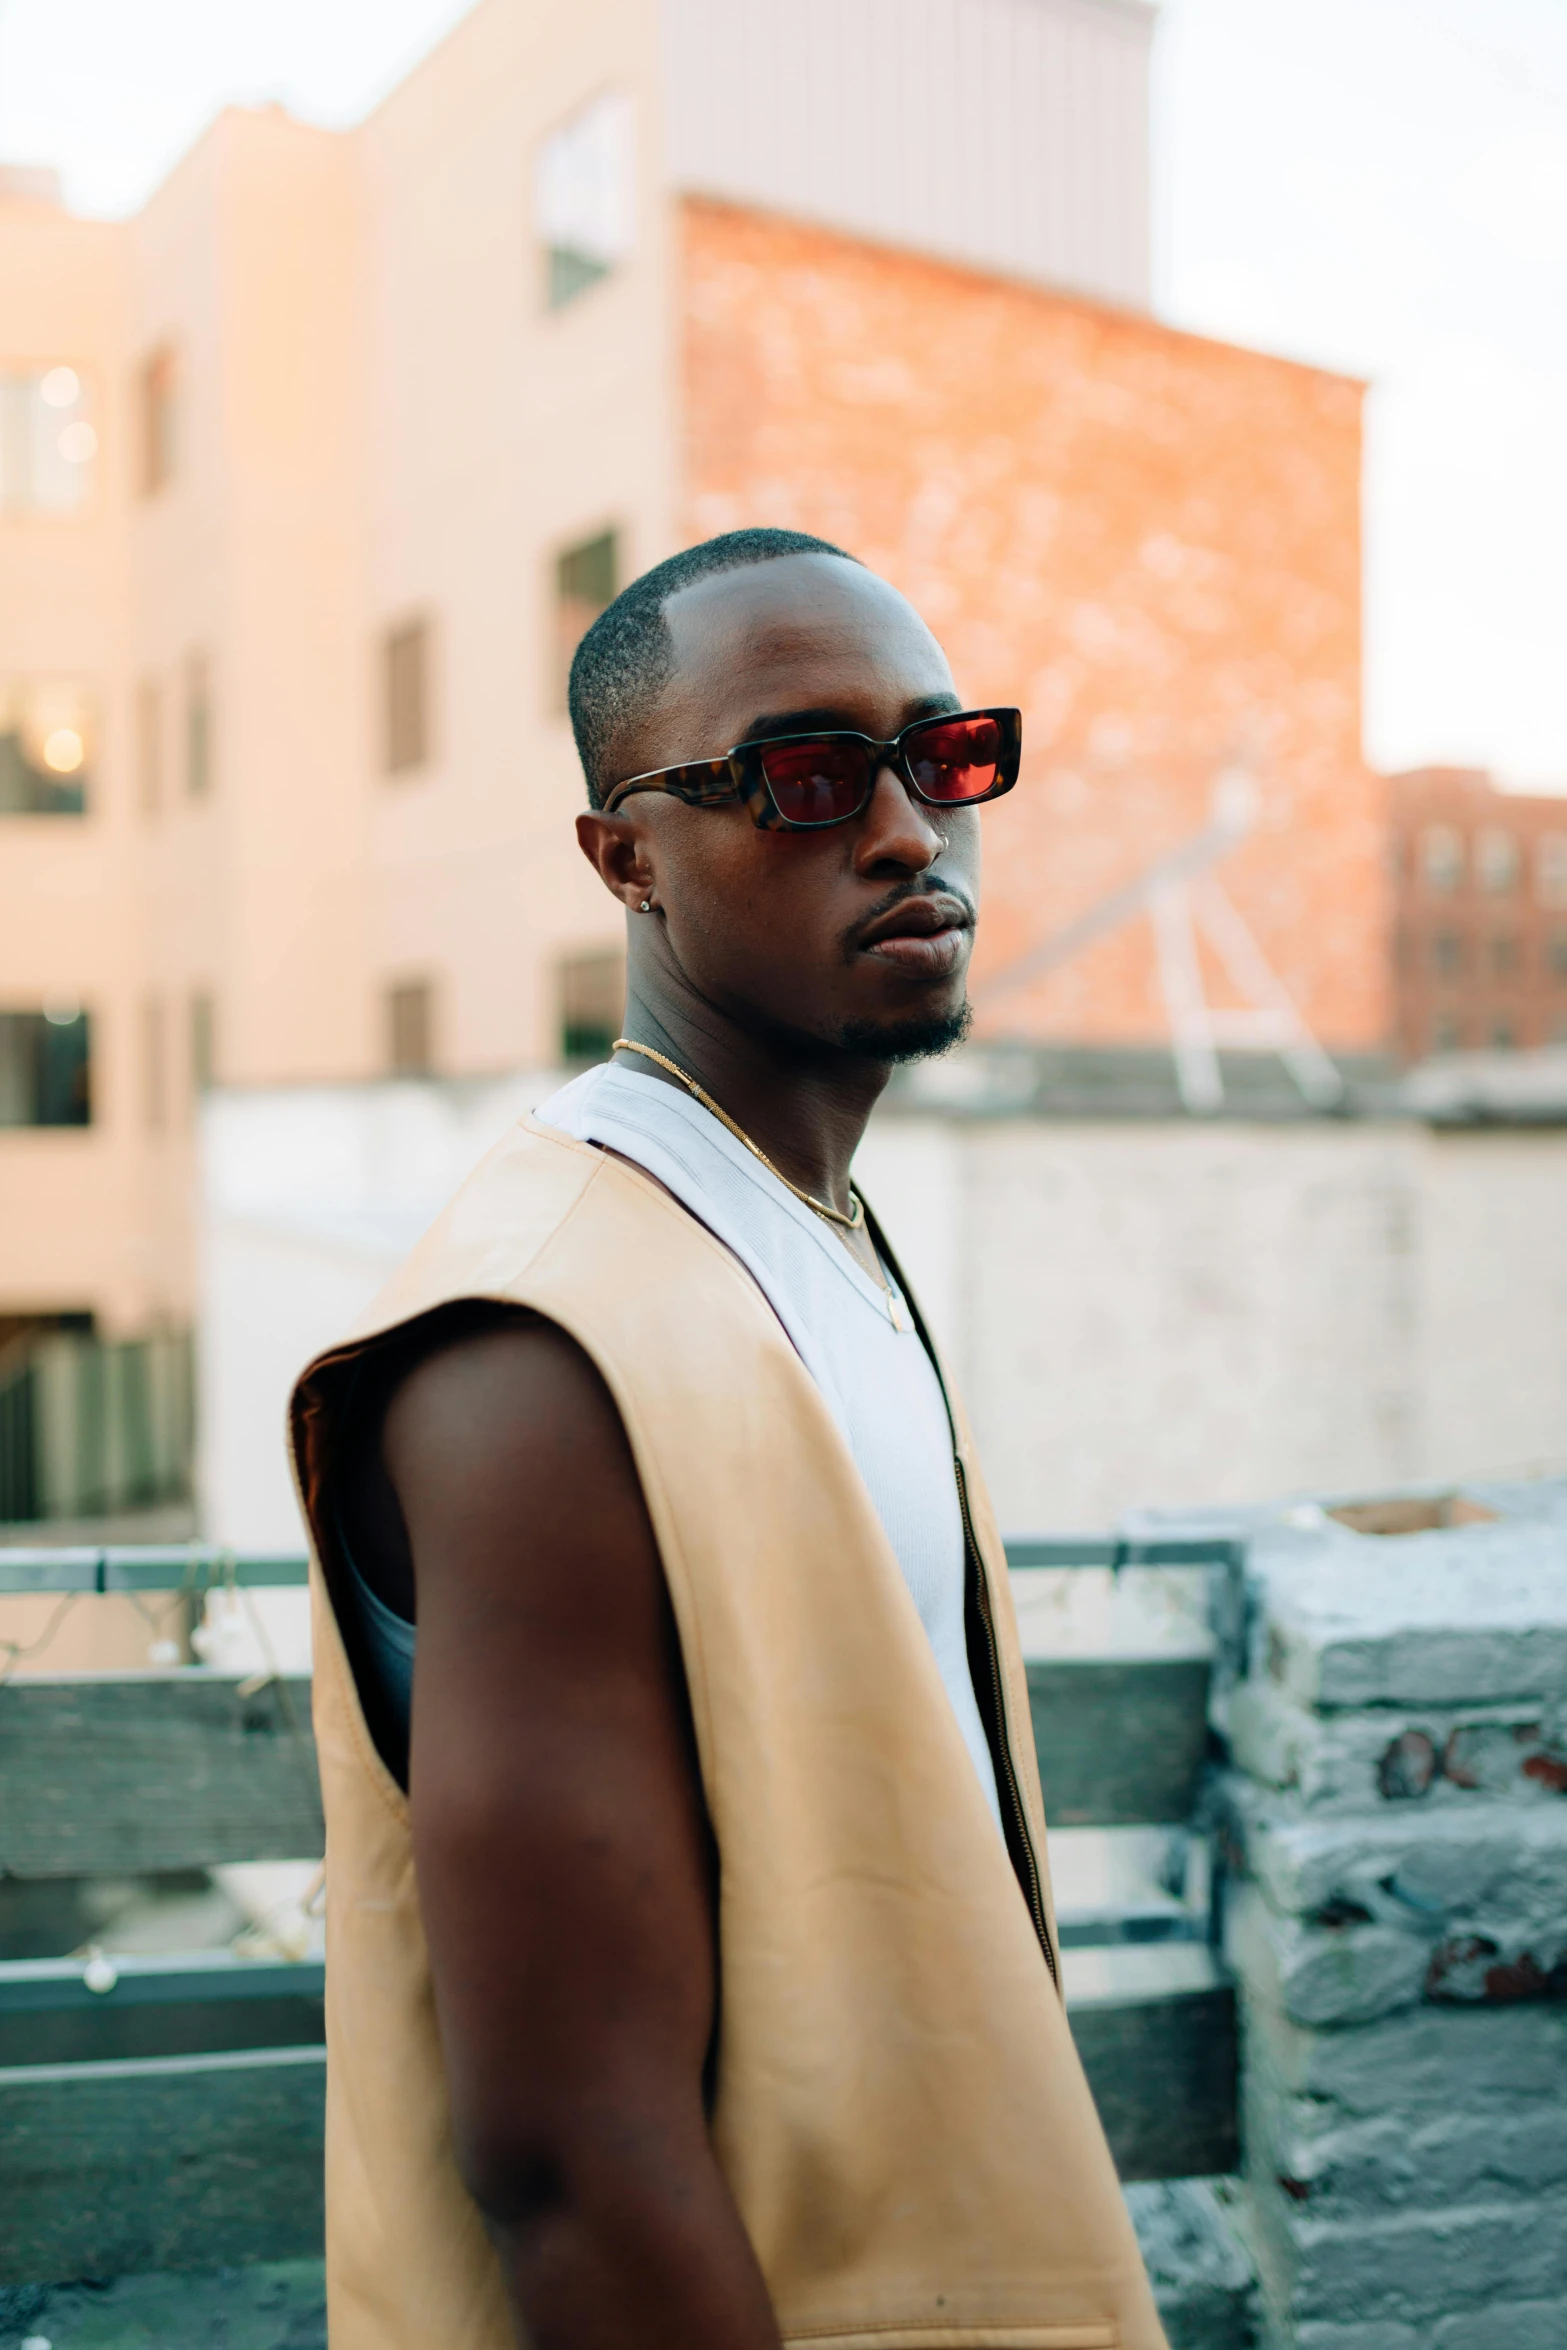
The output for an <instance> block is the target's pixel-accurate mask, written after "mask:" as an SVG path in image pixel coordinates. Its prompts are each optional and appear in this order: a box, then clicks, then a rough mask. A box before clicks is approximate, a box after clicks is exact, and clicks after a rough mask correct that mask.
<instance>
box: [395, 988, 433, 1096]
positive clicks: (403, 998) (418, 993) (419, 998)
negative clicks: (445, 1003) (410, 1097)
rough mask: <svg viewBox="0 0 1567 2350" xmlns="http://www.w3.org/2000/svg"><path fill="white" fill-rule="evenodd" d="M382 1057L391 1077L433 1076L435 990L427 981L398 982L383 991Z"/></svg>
mask: <svg viewBox="0 0 1567 2350" xmlns="http://www.w3.org/2000/svg"><path fill="white" fill-rule="evenodd" d="M386 1058H387V1066H388V1067H389V1068H390V1070H391V1072H392V1075H393V1076H394V1077H429V1076H430V1075H432V1074H433V1072H434V1069H435V990H434V988H433V987H432V986H431V984H430V982H429V980H428V979H399V980H397V981H396V982H394V984H393V985H392V986H391V987H389V988H388V989H387V991H386Z"/></svg>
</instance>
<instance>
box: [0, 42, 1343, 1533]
mask: <svg viewBox="0 0 1567 2350" xmlns="http://www.w3.org/2000/svg"><path fill="white" fill-rule="evenodd" d="M1153 21H1154V11H1153V9H1152V8H1151V7H1149V6H1147V5H1144V0H791V5H789V6H788V7H785V6H783V5H781V0H581V4H580V5H578V6H576V7H573V8H571V9H560V8H556V7H550V6H547V5H545V0H478V4H477V5H476V6H475V7H474V8H473V9H472V10H471V11H470V13H469V14H468V15H467V16H466V17H465V18H464V19H463V20H462V21H461V23H460V24H459V25H458V26H457V27H456V29H455V30H454V32H453V33H452V34H451V35H450V36H449V37H448V38H447V40H446V41H445V42H444V43H443V44H442V45H441V46H440V47H439V48H438V49H437V50H436V51H435V52H434V53H433V54H432V55H431V56H430V57H429V58H428V59H427V60H426V61H425V62H424V63H423V64H422V65H421V66H420V67H419V68H418V69H417V70H416V71H415V72H414V73H413V74H412V75H411V76H410V77H409V79H408V80H407V81H406V82H405V83H404V84H403V85H402V86H401V87H400V88H399V89H397V90H396V91H395V92H394V93H393V94H392V96H391V97H390V98H389V99H388V100H387V101H386V102H385V103H384V104H383V105H382V106H381V107H380V108H379V110H378V111H377V112H376V113H375V114H374V115H373V116H371V117H370V118H369V119H368V120H367V121H366V122H364V123H363V124H362V125H360V126H359V127H358V128H357V129H355V130H353V131H351V132H348V133H330V132H325V131H320V130H315V129H310V128H306V127H304V126H302V125H300V124H299V123H297V122H295V121H293V120H291V119H290V118H289V117H288V116H287V115H285V114H284V113H282V112H281V111H279V110H276V109H263V110H260V111H255V112H240V111H230V112H226V113H224V114H223V115H221V116H220V117H219V118H218V120H217V121H216V122H215V123H214V124H213V126H212V127H211V129H210V130H209V131H208V132H207V133H206V135H205V136H204V137H203V138H202V139H201V141H200V142H199V143H198V145H197V146H196V147H195V148H194V149H193V150H192V152H191V153H190V154H189V155H187V156H186V158H185V159H184V160H183V162H182V163H181V164H180V165H179V166H178V168H177V169H176V170H175V171H174V173H173V174H172V175H171V177H170V178H169V180H168V181H167V182H166V183H165V184H164V186H163V187H161V188H160V189H159V190H158V191H157V193H156V194H155V195H154V197H153V198H152V199H151V201H150V202H149V203H148V205H147V207H146V208H145V210H144V211H143V212H142V213H141V214H140V215H139V216H138V217H136V218H135V219H133V220H130V221H125V222H114V223H107V222H95V221H86V220H78V219H74V218H71V217H70V216H68V215H67V214H65V213H64V212H63V211H62V210H60V209H59V207H58V205H57V204H56V203H54V202H53V201H51V199H50V195H49V191H48V188H47V186H46V185H43V184H40V183H39V182H38V180H37V178H36V175H34V176H33V177H29V176H28V175H25V174H14V173H13V174H12V175H11V177H10V179H9V180H8V181H7V182H5V183H4V184H3V185H0V1488H3V1487H4V1482H5V1472H4V1460H5V1457H6V1447H7V1444H8V1442H11V1443H13V1444H14V1443H18V1442H21V1441H23V1439H22V1438H17V1437H15V1435H14V1429H13V1436H12V1437H11V1438H8V1437H7V1434H6V1429H7V1426H8V1425H9V1424H10V1423H8V1421H7V1416H6V1415H7V1409H8V1407H7V1405H6V1402H5V1395H6V1381H7V1377H8V1370H7V1362H8V1359H9V1363H10V1365H11V1367H12V1369H13V1370H14V1368H15V1366H16V1364H17V1363H18V1362H19V1360H20V1359H21V1358H20V1356H19V1354H18V1353H17V1348H18V1347H21V1346H25V1345H27V1344H30V1343H32V1339H31V1336H30V1334H31V1333H33V1332H35V1331H36V1329H37V1327H38V1325H39V1323H40V1322H44V1323H47V1322H48V1321H50V1320H52V1319H53V1320H57V1319H58V1318H59V1317H62V1316H73V1315H74V1316H77V1317H83V1316H90V1317H92V1320H93V1323H94V1325H95V1327H96V1330H97V1332H98V1334H99V1336H100V1338H103V1337H107V1338H108V1339H110V1340H126V1341H129V1340H133V1339H137V1338H139V1337H140V1336H141V1335H142V1334H145V1333H147V1332H150V1331H156V1330H158V1329H160V1328H172V1329H175V1330H178V1329H181V1328H186V1327H188V1326H189V1325H190V1323H191V1321H192V1319H193V1314H194V1303H195V1295H196V1288H197V1283H198V1278H199V1274H198V1266H197V1261H196V1258H197V1251H196V1244H195V1240H194V1237H193V1233H194V1218H193V1215H192V1211H191V1189H192V1183H193V1166H194V1160H193V1152H192V1141H193V1104H194V1101H195V1098H196V1096H197V1094H198V1093H199V1091H200V1089H201V1088H202V1087H203V1086H204V1085H206V1084H208V1083H211V1082H217V1083H220V1084H222V1085H225V1086H232V1087H254V1086H275V1085H278V1084H290V1085H293V1084H299V1083H302V1082H303V1083H309V1082H324V1081H332V1082H334V1083H340V1082H342V1081H345V1080H346V1081H362V1080H367V1079H372V1078H376V1077H382V1076H386V1075H390V1074H404V1075H419V1074H423V1073H426V1072H429V1073H435V1074H439V1075H440V1076H442V1077H444V1078H459V1079H460V1078H465V1077H478V1076H482V1075H488V1074H493V1073H496V1072H500V1071H505V1070H516V1069H525V1068H535V1069H536V1068H539V1067H541V1066H545V1065H548V1064H551V1063H554V1062H556V1061H558V1060H559V1059H560V1058H561V1057H562V1055H563V1054H570V1053H572V1052H575V1051H582V1050H589V1049H596V1048H597V1047H598V1045H599V1044H601V1043H602V1041H603V1040H604V1038H605V1035H606V1032H608V1033H612V1032H613V1030H612V1024H613V1022H614V1020H615V1018H616V1015H617V1011H618V1002H617V990H618V984H619V981H618V972H619V956H620V938H619V930H618V925H617V920H616V917H615V915H614V912H613V909H612V908H611V906H610V905H609V902H608V901H607V900H606V899H605V898H604V896H603V894H602V892H601V891H600V890H599V888H598V886H597V884H596V883H595V882H594V880H593V878H592V876H591V875H590V873H589V872H588V869H587V867H586V866H585V865H584V864H583V863H582V861H581V860H580V858H579V856H578V854H577V851H576V848H575V844H574V839H573V835H572V829H571V825H570V821H569V819H570V816H571V814H572V813H573V811H574V810H575V808H576V806H577V805H578V804H579V797H580V791H581V785H580V779H579V776H578V773H577V769H576V763H575V760H574V757H573V753H572V746H571V741H570V733H569V728H568V726H567V723H566V718H565V711H564V691H563V686H564V671H565V665H566V660H567V658H568V656H569V651H570V647H571V645H572V643H573V642H574V641H575V637H576V635H577V634H578V633H579V632H580V629H581V627H582V626H583V624H584V622H585V620H586V619H587V618H588V617H589V616H591V614H592V613H593V612H594V611H595V610H597V609H598V608H599V607H600V606H601V605H602V604H603V603H604V601H605V600H606V599H607V597H608V596H609V595H610V594H612V593H613V592H614V590H615V588H616V587H617V585H619V584H622V583H623V582H624V581H625V580H626V579H628V578H630V577H631V576H633V575H634V574H635V573H636V572H638V571H640V570H642V569H643V568H645V567H646V566H647V565H648V564H649V563H651V562H654V561H656V560H657V559H659V558H660V557H661V556H663V555H665V554H667V553H669V552H670V551H672V550H673V549H674V548H675V547H677V546H679V545H680V544H682V543H686V542H688V541H690V540H692V539H695V538H697V537H700V536H702V535H703V534H704V533H705V532H706V531H708V530H710V529H714V528H722V527H725V526H728V525H731V524H734V523H737V522H781V523H786V524H792V525H794V526H796V527H803V528H807V529H815V530H820V531H823V532H825V533H826V534H827V535H830V536H837V537H845V538H846V539H847V540H848V541H849V543H851V544H853V545H854V546H855V548H856V550H857V551H858V552H860V553H862V554H864V555H865V556H866V558H867V559H868V560H870V561H872V562H874V563H876V564H878V565H879V566H880V567H881V568H883V569H885V570H886V571H887V572H888V573H889V575H890V576H892V577H893V578H894V579H896V580H898V581H899V582H900V583H901V584H903V585H905V586H906V587H907V588H908V589H909V590H910V592H911V593H913V594H914V595H916V597H917V598H919V600H920V601H921V602H922V603H923V604H924V605H925V606H926V607H927V608H928V609H929V610H931V612H932V615H933V617H934V618H935V620H936V624H937V626H938V628H939V629H940V630H941V632H942V634H943V636H944V638H945V640H946V641H947V643H948V644H949V647H950V648H951V650H952V652H953V655H954V659H955V662H956V663H957V666H958V668H959V672H960V676H961V678H962V680H963V683H964V685H965V688H966V690H969V691H971V692H972V693H973V694H974V695H975V697H976V698H977V699H992V700H1001V699H1012V698H1014V697H1015V698H1018V699H1021V700H1022V701H1023V703H1024V706H1025V738H1026V739H1027V740H1028V741H1029V742H1030V743H1031V744H1032V745H1033V746H1034V748H1033V751H1032V752H1031V759H1032V761H1033V764H1032V765H1031V766H1030V768H1029V769H1028V770H1027V771H1026V774H1025V783H1026V785H1027V789H1026V791H1022V792H1019V793H1018V794H1017V795H1016V800H1017V803H1018V805H1017V807H1016V808H1015V809H1014V808H1013V806H1012V805H1011V803H1008V804H1007V806H1006V807H1005V808H1004V809H1002V810H998V811H997V823H996V825H995V826H994V828H993V837H994V843H995V846H996V849H997V852H998V853H997V854H996V856H995V857H994V859H993V863H992V881H991V884H990V905H991V918H990V922H989V925H988V927H989V933H990V946H989V948H988V950H987V951H988V952H990V953H991V955H992V958H993V959H994V958H995V957H996V956H999V957H1000V958H1001V959H1002V960H1003V961H1004V960H1006V959H1008V958H1011V959H1014V960H1015V959H1016V958H1017V957H1019V956H1020V955H1023V954H1026V953H1027V952H1028V950H1029V949H1030V947H1031V946H1032V945H1034V944H1035V943H1037V939H1038V936H1039V935H1040V932H1041V929H1042V928H1043V930H1044V931H1046V932H1049V931H1051V930H1053V929H1056V928H1059V926H1060V925H1061V924H1063V923H1070V922H1071V921H1072V920H1073V919H1074V918H1075V917H1076V916H1077V915H1078V914H1080V913H1081V911H1082V910H1083V908H1084V906H1085V905H1091V904H1092V903H1094V902H1095V901H1096V900H1099V899H1102V898H1103V897H1104V896H1105V895H1106V894H1107V893H1113V892H1114V891H1115V890H1116V889H1117V888H1118V887H1119V886H1121V885H1122V884H1123V883H1124V882H1125V881H1126V880H1127V879H1128V877H1129V876H1130V875H1132V874H1135V873H1136V872H1137V871H1139V870H1140V869H1141V868H1142V867H1143V866H1145V865H1146V863H1147V862H1148V860H1149V857H1150V856H1151V855H1155V854H1158V853H1159V852H1160V851H1161V850H1166V849H1169V848H1171V847H1174V846H1177V845H1178V844H1179V843H1180V842H1181V841H1182V840H1183V839H1185V838H1187V837H1189V836H1190V834H1191V833H1192V832H1193V831H1194V830H1195V829H1197V828H1198V827H1200V825H1201V824H1202V823H1203V822H1204V821H1205V815H1206V809H1207V804H1208V795H1209V792H1210V788H1211V783H1212V778H1213V775H1214V772H1215V770H1216V769H1217V768H1218V767H1219V766H1221V765H1223V764H1224V762H1225V761H1226V759H1228V758H1229V757H1230V756H1231V755H1232V754H1233V751H1234V748H1235V745H1236V743H1237V742H1238V741H1244V742H1245V743H1248V744H1251V745H1253V746H1255V745H1258V744H1260V745H1261V746H1262V750H1263V755H1264V760H1265V764H1266V763H1267V762H1271V766H1270V768H1269V772H1268V773H1267V774H1266V775H1265V776H1264V785H1265V802H1266V804H1265V807H1264V814H1263V819H1262V821H1261V822H1260V823H1259V825H1258V826H1257V828H1256V830H1255V832H1254V834H1253V837H1252V838H1251V839H1250V840H1249V841H1248V843H1247V844H1246V846H1245V849H1244V851H1243V852H1242V854H1241V856H1240V858H1239V859H1238V862H1237V866H1236V871H1235V873H1234V874H1233V875H1232V876H1231V877H1230V878H1231V881H1232V884H1233V886H1232V891H1231V894H1232V896H1233V897H1234V900H1235V903H1236V904H1237V906H1239V907H1240V908H1241V909H1242V911H1243V912H1244V914H1245V916H1246V919H1247V920H1248V921H1249V922H1250V924H1251V927H1252V930H1253V932H1254V933H1255V935H1256V937H1257V939H1258V940H1259V942H1260V944H1261V946H1262V948H1263V949H1264V951H1265V952H1266V953H1267V955H1268V956H1269V957H1270V959H1271V962H1272V965H1273V967H1274V969H1275V970H1277V971H1278V972H1279V973H1281V974H1282V977H1283V979H1284V982H1285V983H1286V985H1287V986H1288V987H1289V988H1290V989H1291V990H1292V991H1293V993H1294V996H1295V998H1296V1000H1297V1001H1298V1002H1299V1003H1300V1004H1301V1005H1302V1007H1303V1008H1304V1010H1305V1011H1306V1013H1307V1015H1308V1017H1309V1018H1310V1019H1311V1021H1312V1024H1313V1026H1314V1027H1315V1029H1316V1031H1317V1033H1318V1034H1319V1035H1321V1036H1322V1037H1323V1039H1324V1040H1325V1041H1326V1042H1328V1043H1329V1044H1339V1045H1343V1046H1346V1047H1349V1048H1352V1049H1364V1048H1365V1047H1367V1046H1368V1045H1375V1044H1377V1043H1379V1042H1380V1041H1381V1037H1382V1034H1383V1031H1384V1028H1385V995H1386V957H1385V951H1384V938H1383V928H1384V917H1385V906H1384V894H1385V893H1384V888H1383V881H1382V866H1381V856H1380V847H1381V843H1380V832H1379V814H1378V808H1377V803H1376V801H1375V797H1374V793H1373V791H1372V786H1371V781H1370V779H1369V778H1368V777H1367V776H1366V774H1365V771H1364V768H1363V766H1362V764H1361V761H1360V754H1359V538H1358V503H1357V501H1358V465H1359V387H1358V386H1355V385H1352V384H1348V383H1346V382H1344V381H1343V380H1342V379H1340V378H1337V377H1333V376H1329V375H1325V374H1322V373H1320V372H1318V371H1314V370H1311V369H1306V368H1300V367H1292V366H1289V365H1286V364H1285V363H1283V362H1280V361H1276V360H1271V359H1264V358H1261V357H1259V356H1257V355H1256V354H1252V353H1247V352H1241V351H1236V350H1234V349H1231V348H1230V347H1228V346H1224V345H1218V344H1212V343H1204V342H1202V341H1200V340H1199V339H1197V338H1194V337H1190V336H1183V335H1179V334H1176V333H1174V332H1173V331H1171V330H1170V329H1168V328H1166V327H1164V326H1162V325H1160V324H1159V323H1158V322H1157V321H1155V320H1153V319H1152V318H1151V317H1150V316H1149V315H1148V313H1147V302H1148V291H1149V286H1148V279H1149V266H1148V246H1149V219H1148V210H1149V207H1148V55H1149V43H1150V37H1151V32H1152V28H1153ZM1286 447H1287V449H1288V452H1289V462H1288V464H1282V463H1280V462H1278V461H1277V457H1278V452H1279V450H1280V449H1281V448H1286ZM1025 803H1026V804H1025ZM1094 951H1095V953H1096V954H1097V955H1099V957H1100V958H1101V960H1100V961H1099V962H1098V963H1093V962H1091V961H1087V960H1084V961H1081V962H1080V963H1079V964H1078V965H1076V966H1074V968H1073V970H1071V971H1070V972H1067V973H1066V974H1064V975H1063V976H1062V977H1061V978H1060V979H1059V981H1057V980H1050V981H1049V982H1048V983H1042V984H1040V985H1038V986H1031V987H1030V988H1029V989H1027V990H1026V991H1023V992H1022V993H1018V994H1014V996H1012V997H1011V998H1009V999H1008V1010H1007V1013H1006V1018H1007V1020H1008V1021H1010V1022H1011V1023H1013V1025H1015V1026H1020V1027H1021V1029H1022V1031H1023V1032H1024V1033H1029V1034H1037V1035H1067V1036H1071V1035H1074V1034H1079V1033H1090V1032H1091V1033H1092V1034H1093V1035H1094V1036H1095V1037H1096V1038H1097V1039H1098V1040H1099V1041H1101V1042H1105V1041H1108V1042H1112V1043H1113V1042H1115V1041H1116V1039H1117V1038H1128V1039H1135V1038H1140V1039H1142V1040H1143V1041H1148V1040H1149V1039H1150V1038H1153V1039H1157V1037H1158V1036H1159V1035H1160V1034H1161V1033H1162V1015H1161V1013H1160V1008H1159V1001H1158V991H1157V987H1156V984H1155V980H1154V976H1153V963H1152V960H1151V949H1150V948H1149V946H1148V943H1147V941H1146V939H1145V938H1143V936H1142V935H1141V933H1139V934H1138V935H1137V936H1136V937H1132V936H1130V935H1121V936H1118V937H1116V938H1113V939H1110V940H1108V941H1107V942H1106V943H1105V944H1104V945H1102V946H1100V947H1098V948H1096V949H1095V950H1094ZM1193 951H1194V952H1196V951H1198V950H1197V949H1196V948H1194V950H1193ZM8 1341H10V1342H11V1353H10V1356H9V1358H7V1355H6V1352H5V1349H6V1346H7V1342H8ZM138 1375H139V1374H138ZM19 1412H20V1406H18V1407H17V1409H16V1411H13V1412H12V1421H13V1422H15V1424H16V1425H17V1426H20V1419H19V1418H18V1413H19ZM24 1434H25V1432H24ZM7 1514H8V1510H7V1505H6V1502H5V1500H4V1494H3V1490H0V1517H4V1516H5V1515H7ZM9 1514H17V1512H16V1509H15V1506H14V1504H13V1505H12V1507H11V1510H10V1512H9Z"/></svg>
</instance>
